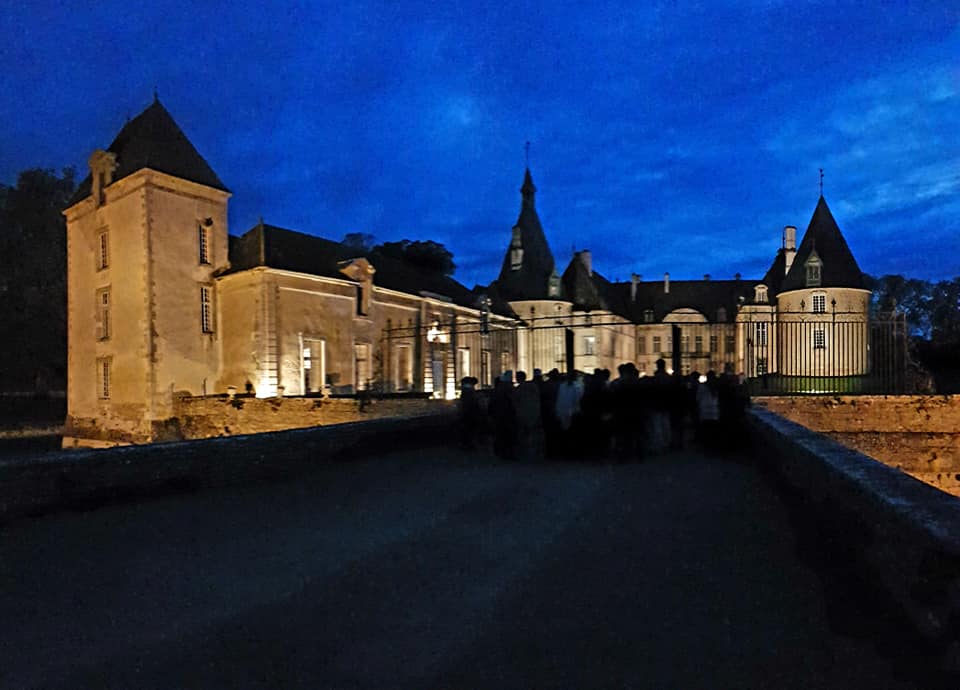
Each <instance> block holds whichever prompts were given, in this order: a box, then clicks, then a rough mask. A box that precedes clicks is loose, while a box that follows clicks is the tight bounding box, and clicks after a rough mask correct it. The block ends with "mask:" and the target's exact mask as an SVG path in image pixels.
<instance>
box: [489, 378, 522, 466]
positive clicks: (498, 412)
mask: <svg viewBox="0 0 960 690" xmlns="http://www.w3.org/2000/svg"><path fill="white" fill-rule="evenodd" d="M490 419H491V421H492V422H493V452H494V453H496V454H497V455H498V456H499V457H501V458H504V459H509V458H512V457H514V454H515V447H516V438H517V418H516V414H515V413H514V409H513V372H511V371H505V372H504V373H503V374H502V375H501V376H500V377H499V378H498V379H497V380H496V381H495V382H494V386H493V395H492V396H491V398H490Z"/></svg>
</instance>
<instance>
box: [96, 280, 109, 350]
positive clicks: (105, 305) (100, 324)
mask: <svg viewBox="0 0 960 690" xmlns="http://www.w3.org/2000/svg"><path fill="white" fill-rule="evenodd" d="M112 327H113V324H112V323H111V321H110V288H103V289H101V290H97V340H109V339H110V333H111V329H112Z"/></svg>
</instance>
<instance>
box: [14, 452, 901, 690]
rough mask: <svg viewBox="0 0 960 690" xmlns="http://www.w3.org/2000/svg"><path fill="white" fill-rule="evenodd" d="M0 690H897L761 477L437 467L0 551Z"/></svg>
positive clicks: (305, 483)
mask: <svg viewBox="0 0 960 690" xmlns="http://www.w3.org/2000/svg"><path fill="white" fill-rule="evenodd" d="M0 559H2V560H0V632H2V638H0V687H2V688H29V687H43V688H83V687H90V688H219V687H224V688H243V687H256V688H259V687H262V688H268V687H282V688H289V687H304V688H326V687H336V688H341V687H343V688H500V687H517V688H522V687H538V688H544V687H583V688H589V687H597V688H614V687H635V688H685V689H686V688H710V689H711V690H714V689H717V688H804V689H807V688H853V687H870V688H900V687H911V686H910V685H909V684H907V683H906V682H905V681H898V680H896V679H895V678H894V674H893V672H892V670H891V668H890V664H889V663H888V662H887V661H886V660H885V659H883V658H882V657H880V656H879V655H878V653H877V651H876V650H875V648H874V645H873V644H872V643H871V642H870V641H869V640H866V639H852V638H848V637H845V636H843V635H840V634H838V633H836V632H834V631H833V630H832V629H831V627H830V625H829V618H828V615H827V610H826V604H825V600H824V595H823V592H822V590H821V584H820V579H819V578H818V577H817V575H816V574H815V573H814V572H813V571H811V570H810V569H809V567H808V566H807V565H805V564H804V562H802V561H801V560H799V559H798V557H797V555H796V549H795V538H794V536H793V535H792V532H791V528H790V523H789V520H788V517H787V513H786V510H785V508H784V507H783V505H782V504H781V503H780V501H779V500H778V498H777V496H776V494H775V493H774V492H773V491H772V490H771V488H770V487H769V486H768V485H767V484H766V483H764V481H763V480H762V478H761V477H760V476H759V474H758V473H757V472H756V471H755V470H753V469H752V468H750V467H748V466H746V465H742V464H737V463H731V462H724V461H721V460H718V459H716V458H710V457H706V456H702V455H698V454H697V453H695V452H686V453H676V454H673V455H670V456H666V457H662V458H660V459H657V460H655V461H650V462H646V463H641V464H631V465H595V464H576V463H545V464H541V465H519V464H510V463H503V462H498V461H496V460H495V459H493V458H491V457H489V456H486V455H484V454H481V453H474V454H463V453H460V452H458V451H454V450H450V449H428V450H424V451H421V452H401V453H396V454H393V455H388V456H383V457H379V458H375V459H369V460H364V461H360V462H356V463H353V464H337V465H332V466H327V467H324V468H322V469H321V470H320V471H318V472H317V473H315V474H313V475H311V476H309V477H307V478H301V479H298V480H296V481H291V482H287V483H283V484H273V485H266V486H255V487H242V488H230V489H222V490H214V491H207V492H202V493H196V494H190V495H184V496H170V497H164V498H159V499H154V500H149V501H143V502H140V503H136V504H129V505H115V506H109V507H104V508H101V509H99V510H95V511H91V512H79V513H77V512H73V513H62V514H58V515H51V516H47V517H43V518H38V519H32V520H23V521H19V522H16V523H14V524H12V525H9V526H7V527H5V528H2V529H0Z"/></svg>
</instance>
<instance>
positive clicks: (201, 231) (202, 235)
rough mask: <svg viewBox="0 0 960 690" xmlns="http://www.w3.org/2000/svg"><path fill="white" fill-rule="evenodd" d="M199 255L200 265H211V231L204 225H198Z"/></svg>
mask: <svg viewBox="0 0 960 690" xmlns="http://www.w3.org/2000/svg"><path fill="white" fill-rule="evenodd" d="M197 255H198V256H199V257H200V263H202V264H208V263H210V229H209V228H207V227H204V224H203V223H197Z"/></svg>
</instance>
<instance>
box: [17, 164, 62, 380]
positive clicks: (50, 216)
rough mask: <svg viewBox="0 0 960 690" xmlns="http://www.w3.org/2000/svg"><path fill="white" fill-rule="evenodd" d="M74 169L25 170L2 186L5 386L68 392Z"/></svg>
mask: <svg viewBox="0 0 960 690" xmlns="http://www.w3.org/2000/svg"><path fill="white" fill-rule="evenodd" d="M75 189H76V180H75V177H74V171H73V169H71V168H66V169H64V170H63V171H62V172H61V173H59V174H57V173H56V172H54V171H52V170H25V171H23V172H22V173H20V175H19V176H18V178H17V184H16V186H13V187H8V186H6V185H0V323H2V324H3V329H2V333H3V345H2V347H0V392H14V391H15V392H37V393H41V394H42V393H45V392H47V391H51V390H53V391H58V390H59V391H62V390H64V389H65V388H66V373H67V287H66V286H67V243H66V221H65V219H64V217H63V215H62V213H61V212H62V211H63V209H64V208H65V207H66V205H67V202H68V201H69V200H70V197H71V195H72V194H73V192H74V190H75Z"/></svg>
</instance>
